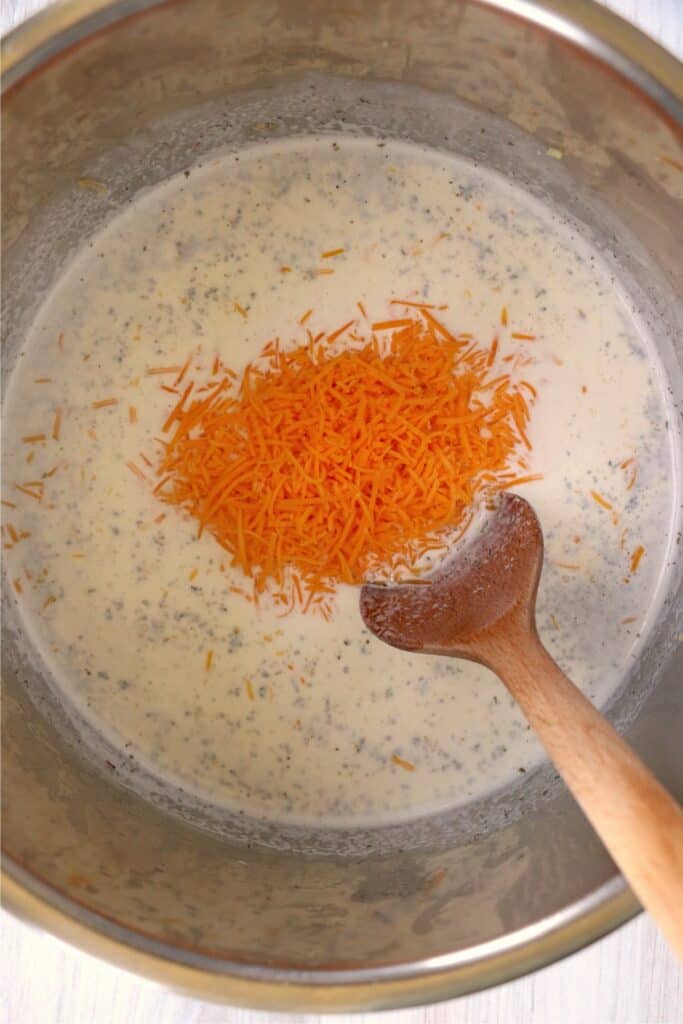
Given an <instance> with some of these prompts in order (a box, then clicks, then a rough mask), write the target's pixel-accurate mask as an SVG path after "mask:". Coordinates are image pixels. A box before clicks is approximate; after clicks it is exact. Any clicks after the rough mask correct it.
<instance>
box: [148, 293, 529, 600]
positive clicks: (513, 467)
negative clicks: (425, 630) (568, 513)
mask: <svg viewBox="0 0 683 1024" xmlns="http://www.w3.org/2000/svg"><path fill="white" fill-rule="evenodd" d="M404 309H405V313H404V315H402V316H401V317H399V318H396V319H393V320H389V321H380V322H377V323H374V324H373V325H372V328H369V327H368V326H367V324H365V325H363V324H362V323H361V325H360V326H359V324H358V322H357V321H350V322H349V323H348V324H345V325H344V327H343V328H340V329H339V330H337V331H332V332H328V333H324V332H323V333H320V334H318V335H313V334H312V333H311V332H309V342H308V343H307V344H303V345H299V346H297V347H293V348H288V349H286V348H282V347H281V346H280V344H279V343H277V342H271V343H269V344H268V345H267V346H266V347H265V348H264V349H263V351H262V353H261V356H260V357H259V359H258V360H256V361H255V362H254V363H251V364H249V365H248V366H247V368H246V370H245V372H244V374H243V376H242V378H241V381H240V382H239V383H238V385H235V384H234V380H235V374H234V373H232V372H231V371H228V370H227V369H225V368H223V367H222V365H221V366H220V367H217V370H218V372H217V373H214V375H213V376H212V378H211V379H210V380H209V381H208V382H197V381H192V380H190V381H189V383H188V385H187V388H186V389H185V391H184V393H183V395H182V396H181V398H180V399H179V401H178V402H177V403H176V404H175V406H174V407H173V409H172V410H171V412H170V414H169V415H168V416H167V417H166V421H165V423H164V426H163V431H164V433H165V434H166V436H167V438H168V439H167V440H166V441H165V442H164V446H163V453H162V455H161V457H160V460H159V463H158V465H157V467H156V470H157V477H158V482H157V483H156V486H155V487H154V493H155V494H157V496H158V497H159V498H160V499H161V500H163V501H165V502H167V503H169V504H171V505H176V506H180V507H181V508H183V509H185V510H186V511H187V512H189V514H190V515H191V516H192V517H194V518H195V519H196V520H197V522H198V524H199V532H200V533H202V532H203V531H208V532H209V533H211V534H212V535H213V537H214V538H215V539H216V541H217V542H218V543H219V544H220V545H221V547H223V548H224V549H225V550H226V551H227V552H229V554H230V555H231V556H232V564H233V565H234V566H237V567H239V568H240V569H241V570H242V572H243V573H244V575H245V576H246V577H249V578H251V580H252V581H253V596H254V598H256V599H258V597H259V595H261V594H263V593H264V592H267V593H268V594H269V595H270V596H271V597H272V598H273V599H274V601H275V603H276V604H279V605H282V606H285V607H287V608H292V607H300V608H302V609H303V610H304V611H307V610H308V609H309V608H311V607H313V608H318V609H320V610H322V611H323V614H326V611H329V599H330V595H333V594H334V591H335V586H336V584H337V583H351V584H358V583H361V582H362V581H363V580H364V579H366V578H367V577H368V574H370V573H372V572H375V571H381V570H382V569H383V568H388V569H390V570H391V571H395V570H397V569H398V570H400V569H410V568H412V567H414V565H415V563H416V561H417V560H418V559H419V558H420V557H421V556H423V555H424V554H426V553H427V552H428V551H430V550H433V549H435V548H443V547H444V543H445V542H444V537H443V533H442V531H443V530H444V529H445V528H450V527H456V528H460V527H463V526H464V524H466V522H467V520H468V516H469V515H470V510H471V506H472V503H473V502H474V500H475V499H476V498H477V497H478V496H479V495H484V494H486V493H487V492H490V491H492V490H494V491H495V490H501V489H503V488H510V487H513V486H516V485H517V484H522V483H524V482H527V481H528V480H531V479H536V477H535V476H530V475H529V474H528V473H525V472H524V470H525V469H526V462H525V459H524V455H523V454H522V453H523V451H524V449H525V448H526V449H528V448H530V443H529V440H528V437H527V434H526V428H527V422H528V419H529V405H528V402H529V401H531V400H532V399H533V397H534V394H535V392H534V389H533V388H530V387H529V386H527V388H526V394H525V391H524V389H523V388H522V386H521V384H520V385H519V386H518V385H517V384H515V383H513V381H512V380H511V377H510V374H509V373H504V372H498V370H497V369H496V368H495V367H494V365H492V364H493V363H494V361H495V356H496V350H497V345H493V346H491V347H488V346H487V347H484V346H481V345H479V344H477V343H476V342H475V341H472V340H470V339H469V338H468V339H463V338H458V337H454V336H453V335H452V334H451V333H450V332H449V331H447V330H446V328H445V327H444V326H443V325H442V324H441V323H440V322H439V321H438V320H437V319H436V318H435V317H434V316H433V314H432V313H431V312H430V311H429V309H426V308H424V309H423V308H418V307H415V308H413V307H409V306H408V305H407V304H406V306H405V307H404ZM305 319H308V316H307V315H306V317H305ZM352 325H354V330H353V332H351V333H350V334H348V335H347V336H346V337H345V338H344V340H343V341H340V342H339V345H338V346H336V347H334V346H333V344H332V343H333V342H334V341H335V340H337V339H338V338H339V337H340V334H341V333H343V332H344V331H347V329H348V328H350V327H351V326H352ZM369 332H370V333H369ZM148 372H149V371H148ZM528 396H530V397H528ZM128 466H129V468H130V469H131V470H132V471H133V472H136V473H137V472H139V470H138V467H137V466H136V465H135V464H134V463H128ZM237 589H239V588H237Z"/></svg>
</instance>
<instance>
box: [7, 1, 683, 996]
mask: <svg viewBox="0 0 683 1024" xmlns="http://www.w3.org/2000/svg"><path fill="white" fill-rule="evenodd" d="M4 85H5V114H4V182H3V184H4V188H5V198H4V215H5V224H4V257H3V259H4V274H5V286H4V299H5V306H6V311H5V316H4V328H5V334H6V338H5V345H6V349H5V351H6V353H7V358H6V364H7V365H9V366H10V368H11V362H12V354H13V352H14V351H15V350H16V348H17V346H18V345H20V343H21V338H22V335H23V332H24V330H25V326H26V324H27V323H28V321H29V320H30V318H31V316H32V315H33V313H34V311H35V308H36V304H37V303H38V302H39V301H40V299H41V296H42V295H43V294H44V292H45V290H46V289H47V288H48V287H49V286H50V284H51V282H52V281H53V280H54V279H55V277H56V275H57V274H58V273H59V270H60V266H61V265H62V263H63V260H64V258H65V254H66V253H67V252H68V250H69V249H70V248H71V247H73V246H74V245H76V244H78V242H79V241H80V240H81V239H83V238H85V237H86V236H87V235H89V234H90V233H91V232H92V231H94V230H95V229H96V228H97V227H98V225H100V224H101V223H102V222H103V221H104V220H105V219H107V218H108V217H109V216H111V214H112V212H114V211H115V210H116V209H117V208H119V207H121V206H123V205H124V204H125V203H126V202H127V201H128V200H129V198H130V196H131V195H133V194H134V193H135V191H136V190H137V189H139V188H142V187H145V186H148V185H152V184H154V183H156V182H158V181H161V180H163V179H164V178H165V177H167V176H169V175H170V174H172V173H175V172H177V171H179V170H181V169H183V168H185V167H187V166H188V165H189V164H190V163H192V162H193V161H195V160H196V159H197V158H198V157H199V156H201V154H203V153H205V152H208V151H210V150H211V149H212V148H214V147H216V146H219V145H223V144H224V143H226V142H231V143H237V144H239V142H240V141H245V140H252V139H257V138H267V137H271V136H274V135H283V134H288V133H291V132H294V131H301V130H312V129H317V128H325V127H339V126H346V127H347V128H350V129H353V130H355V131H367V130H373V131H375V132H384V133H386V134H389V135H393V136H398V137H403V138H408V139H412V140H415V141H420V142H423V143H426V144H431V145H439V146H441V147H443V148H446V149H449V148H450V149H453V150H457V151H458V152H460V153H463V154H464V155H466V156H469V157H470V158H473V159H475V160H478V161H480V162H483V163H485V164H487V165H488V166H490V167H493V168H495V169H497V170H499V171H501V172H502V173H504V174H506V175H507V176H509V177H511V178H513V179H515V180H516V181H517V182H520V183H522V184H523V185H525V187H527V188H528V189H530V190H531V191H532V192H534V193H536V194H539V195H541V196H545V197H549V198H551V199H552V200H553V201H554V202H556V203H558V204H559V205H560V206H561V207H563V208H564V209H566V211H567V212H568V213H569V214H570V215H571V216H573V217H575V218H577V219H578V220H580V221H581V222H582V223H583V224H584V225H586V230H587V231H589V232H590V233H591V234H592V236H593V238H594V239H595V241H596V244H598V245H599V246H600V247H601V248H602V249H603V250H604V251H605V252H606V253H607V254H608V255H609V256H610V258H611V259H613V260H614V261H615V263H618V265H619V273H620V277H621V280H622V282H624V283H625V286H626V287H627V288H628V289H629V290H630V291H631V293H632V295H633V296H635V298H636V300H637V302H638V305H639V309H640V312H641V315H642V316H644V317H646V318H647V319H648V320H649V322H650V324H651V326H652V329H653V331H654V332H655V335H656V339H657V344H658V346H659V349H660V354H661V358H662V362H663V364H664V366H665V367H666V370H667V373H668V375H669V386H670V387H671V388H672V389H674V395H675V397H677V398H678V400H679V402H680V400H681V399H682V398H683V389H682V387H681V361H682V360H683V344H682V343H681V338H682V337H683V332H681V329H680V327H681V321H680V304H679V305H678V306H677V304H676V296H675V291H676V288H677V287H678V288H679V289H680V286H681V278H680V268H681V266H683V233H682V232H681V230H680V226H681V223H682V220H681V213H680V207H678V206H677V204H676V192H678V196H679V198H680V196H681V195H682V194H683V173H681V171H682V170H683V163H681V160H682V155H681V152H680V148H677V147H680V131H681V124H683V103H682V97H683V84H682V81H681V69H680V66H679V65H678V64H677V63H676V62H675V61H674V60H673V59H672V58H671V57H670V56H668V55H667V54H666V53H665V52H664V51H663V50H661V49H659V48H658V47H657V46H656V45H654V44H653V43H651V42H649V41H648V40H647V39H645V38H644V37H643V36H641V35H639V33H638V32H636V31H635V30H633V29H631V28H629V27H628V26H627V25H625V24H624V23H622V22H621V21H619V20H618V19H617V18H615V17H613V16H611V15H610V14H608V13H607V12H606V11H604V10H601V9H599V8H597V7H595V6H593V5H592V4H590V3H588V2H582V0H545V3H540V2H539V3H532V2H526V0H492V2H491V3H472V2H468V3H460V2H457V0H422V2H420V3H415V2H414V0H382V2H381V3H371V2H369V0H367V2H366V0H353V3H352V4H351V7H350V8H349V7H348V5H342V6H341V7H340V6H339V5H336V4H327V3H325V2H323V0H266V2H265V3H263V4H257V5H253V4H245V3H241V2H239V0H194V2H192V3H190V2H188V0H175V2H168V3H165V4H161V5H157V6H155V5H154V4H152V3H150V2H148V0H119V2H118V3H111V4H109V3H103V2H102V0H71V2H69V3H61V4H57V5H55V6H54V7H52V8H50V9H49V10H47V11H46V12H45V13H43V14H41V15H39V16H38V17H36V18H34V19H32V20H31V21H29V22H28V23H26V24H25V25H23V26H22V27H21V28H20V29H18V30H17V31H15V32H14V33H12V34H11V35H10V36H9V37H8V39H7V40H6V59H5V79H4ZM558 157H561V158H562V159H557V158H558ZM84 182H85V183H86V187H77V186H78V185H80V186H82V185H83V183H84ZM93 182H95V183H99V182H103V183H104V185H105V189H104V192H103V191H102V189H100V188H97V187H87V183H93ZM677 310H678V312H677ZM671 428H672V429H677V428H676V426H675V424H673V423H672V424H671ZM682 580H683V564H681V563H680V561H679V563H678V565H677V566H674V570H673V571H672V573H671V576H670V586H669V590H668V594H667V598H666V601H665V605H664V608H663V610H662V613H661V615H660V616H659V618H658V621H657V623H656V625H655V626H654V627H653V629H652V630H651V631H650V633H649V635H648V636H647V637H646V638H644V642H643V644H642V648H641V653H640V657H639V660H638V663H637V664H636V665H635V666H634V669H633V671H632V672H631V673H630V674H629V676H628V678H626V679H624V682H623V686H622V688H621V690H620V692H619V693H618V694H617V696H616V697H615V699H614V700H613V701H612V703H611V705H610V708H609V709H608V711H609V714H610V716H611V717H612V719H613V720H614V721H616V722H617V724H618V725H619V727H620V728H622V729H623V730H624V731H625V732H626V733H627V735H628V738H629V740H630V741H631V743H633V745H634V746H635V747H636V749H637V750H638V751H639V752H640V753H641V755H642V756H643V757H644V759H645V760H646V761H647V762H648V763H649V764H650V765H651V766H652V767H653V768H654V769H655V771H656V772H657V773H658V774H659V776H660V777H661V778H662V780H663V781H664V782H665V783H666V784H667V785H668V786H670V787H671V788H672V790H673V791H674V792H677V793H678V795H679V796H680V795H682V794H683V745H682V744H681V742H680V739H681V736H683V690H681V686H680V682H681V679H682V678H683V645H681V643H680V639H681V633H682V632H683V624H682V621H681V615H682V613H683V602H682V601H681V593H682V589H681V583H682ZM6 609H7V610H6V615H5V620H6V621H5V630H6V632H5V637H4V658H5V670H4V702H3V725H4V749H3V753H4V765H3V767H4V796H5V799H6V810H5V814H4V828H3V842H4V846H5V851H6V852H5V881H4V893H5V900H6V903H7V906H8V907H9V908H10V909H12V910H14V911H16V912H17V913H18V914H21V915H24V916H26V917H27V918H29V919H30V920H32V921H35V922H37V923H39V924H41V925H42V926H44V927H45V928H47V929H49V930H51V931H53V932H55V933H56V934H58V935H60V936H62V937H63V938H66V939H68V940H70V941H72V942H74V943H76V944H77V945H80V946H82V947H83V948H84V949H87V950H88V951H90V952H93V953H97V954H99V955H101V956H103V957H105V958H107V959H110V960H112V961H115V962H117V963H119V964H123V965H125V966H127V967H129V968H131V969H132V970H136V971H139V972H140V973H143V974H147V975H149V976H151V977H154V978H157V979H159V980H163V981H165V982H168V983H170V984H172V985H174V986H175V987H177V988H180V989H184V990H188V991H192V992H194V993H196V994H200V995H203V996H206V997H209V998H217V999H223V1000H227V1001H230V1002H233V1003H240V1004H244V1005H250V1006H255V1007H265V1008H270V1009H298V1010H326V1009H327V1010H342V1009H355V1008H361V1007H363V1008H379V1007H391V1006H400V1005H406V1004H410V1003H418V1002H427V1001H430V1000H437V999H443V998H446V997H450V996H454V995H458V994H460V993H464V992H467V991H471V990H473V989H477V988H482V987H485V986H487V985H493V984H496V983H497V982H500V981H504V980H505V979H508V978H512V977H514V976H516V975H519V974H522V973H524V972H525V971H530V970H533V969H534V968H536V967H539V966H541V965H543V964H547V963H550V962H551V961H553V960H555V959H556V958H558V957H560V956H563V955H565V954H566V953H568V952H571V951H572V950H575V949H577V948H579V947H580V946H582V945H584V944H585V943H587V942H589V941H591V940H593V939H595V938H597V937H598V936H600V935H603V934H605V933H606V932H608V931H609V930H610V929H612V928H614V927H616V926H617V925H619V924H620V923H621V922H622V921H624V920H626V919H627V918H628V917H630V916H631V915H632V914H634V913H635V911H636V909H637V906H636V903H635V901H634V899H633V897H632V896H631V894H630V893H629V892H628V891H627V889H626V887H625V886H624V883H623V882H622V880H621V878H620V877H619V876H618V875H617V873H616V870H615V868H614V865H613V864H612V863H611V861H610V860H609V858H608V857H607V855H606V854H605V852H604V850H603V849H602V847H601V845H600V843H599V842H598V841H597V839H596V838H595V836H594V835H593V833H592V831H591V829H590V827H589V826H588V824H587V822H586V821H585V819H584V818H583V816H582V814H581V813H580V812H579V810H578V809H577V807H576V805H575V804H574V803H573V801H572V800H571V799H570V798H569V797H568V795H567V793H566V791H565V790H564V789H563V788H562V786H561V785H560V784H559V783H558V781H557V779H556V778H555V776H554V775H553V773H552V771H551V770H550V768H548V767H546V768H544V769H541V770H540V771H539V772H538V773H536V775H535V776H534V777H532V778H529V779H527V780H526V781H525V783H524V785H520V786H518V787H516V788H514V789H512V790H510V791H507V792H505V793H502V794H498V795H496V796H494V797H492V798H489V799H487V800H484V801H481V802H480V803H478V804H476V805H474V806H472V807H470V808H468V809H467V810H466V811H464V812H462V811H461V812H458V813H457V814H455V813H451V814H450V815H449V814H442V815H440V816H439V817H437V818H433V819H429V820H428V821H424V822H418V823H416V824H415V823H414V824H412V825H405V826H396V827H394V828H392V829H376V830H372V829H369V830H365V831H358V830H356V831H353V832H351V831H347V832H331V833H327V834H322V833H317V834H314V833H307V832H306V831H304V830H294V829H290V830H273V829H271V830H267V829H263V828H259V827H258V826H257V825H256V824H254V825H253V826H252V827H251V828H250V827H247V828H246V830H245V829H244V828H242V830H241V831H239V830H238V829H237V828H236V826H234V823H232V824H231V823H230V822H229V821H222V822H217V821H215V820H213V819H211V818H210V817H209V816H208V815H206V814H205V813H204V811H203V810H202V809H201V808H195V809H194V811H193V810H192V808H187V807H179V806H170V805H169V804H168V802H167V801H164V800H163V799H162V798H161V797H160V798H159V800H157V801H149V800H143V799H142V798H141V797H140V796H139V795H138V793H137V791H136V788H135V785H134V780H131V779H130V778H128V777H127V776H126V775H125V773H123V772H122V771H121V770H119V766H118V765H117V763H116V761H115V760H112V761H111V762H109V761H106V762H105V763H98V761H97V759H96V758H95V757H93V755H92V752H91V751H90V748H89V747H88V745H87V743H86V742H84V740H83V738H82V737H81V736H80V735H79V733H78V730H75V729H74V728H73V726H72V725H70V723H69V721H67V720H66V719H65V718H64V716H63V715H61V714H60V710H59V706H58V704H57V702H56V701H55V699H54V696H53V693H52V690H51V687H50V684H49V680H46V679H44V678H43V677H42V675H41V672H40V669H39V666H38V667H36V665H35V663H34V661H33V659H32V658H31V656H30V653H29V651H28V647H27V644H26V642H25V639H24V638H23V637H22V633H21V625H20V623H16V622H14V621H13V611H12V601H11V600H8V601H7V602H6Z"/></svg>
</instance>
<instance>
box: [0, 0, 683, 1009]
mask: <svg viewBox="0 0 683 1024" xmlns="http://www.w3.org/2000/svg"><path fill="white" fill-rule="evenodd" d="M164 2H170V0H113V2H112V0H56V2H53V3H52V4H50V5H49V6H48V7H46V8H45V9H44V10H42V11H41V12H39V13H38V14H36V15H34V16H33V17H31V18H29V19H28V20H27V21H25V22H23V23H22V24H20V25H19V26H17V27H16V28H15V29H13V30H12V31H11V32H10V33H8V34H7V35H6V36H5V37H4V38H3V40H2V56H3V73H2V92H3V95H4V94H5V93H6V92H7V91H8V90H9V89H11V88H12V86H14V85H16V84H17V83H19V82H20V81H21V80H22V79H23V78H24V77H25V76H27V75H29V74H31V73H32V72H34V71H36V70H37V69H38V68H40V67H41V66H43V65H44V64H45V63H46V62H47V61H49V60H51V59H53V58H55V57H57V56H58V55H60V54H61V53H63V52H64V51H65V50H66V49H67V48H69V47H71V46H73V45H76V44H77V43H79V42H80V41H82V40H83V39H85V38H86V37H88V36H90V35H92V34H94V33H96V32H99V31H102V30H103V29H106V28H107V27H108V26H109V25H112V24H114V23H116V22H118V21H120V20H122V19H124V18H127V17H130V16H132V15H135V14H140V13H143V12H145V11H147V10H149V9H151V8H152V7H156V6H162V5H163V3H164ZM474 2H477V3H481V4H483V5H485V6H489V7H493V8H495V9H496V10H498V11H499V12H500V13H502V14H504V15H505V14H506V15H509V16H512V17H516V18H520V19H522V20H524V21H526V22H528V23H530V24H532V25H534V26H536V27H538V28H541V29H544V30H545V31H548V32H550V33H551V34H553V35H557V36H559V37H560V38H562V39H563V40H564V41H565V42H567V43H570V44H571V45H573V46H575V47H577V48H578V49H580V50H581V51H582V52H584V53H587V54H589V55H590V56H592V57H593V58H595V59H597V60H598V61H599V62H600V63H601V64H603V65H604V66H606V67H607V68H609V69H610V70H611V71H613V72H614V73H615V74H617V75H619V76H620V77H621V78H623V79H625V80H626V81H627V82H628V83H629V84H630V86H631V87H633V88H635V89H637V90H638V92H639V93H641V94H643V95H645V96H646V97H647V98H648V100H649V101H650V102H651V103H653V104H654V105H655V106H656V107H657V108H658V110H659V111H660V112H661V113H663V114H664V115H665V116H666V118H667V120H669V121H670V122H673V126H674V129H675V130H678V131H681V130H683V64H681V62H680V61H678V60H677V59H676V58H675V57H674V56H673V55H672V54H671V53H669V52H668V51H667V50H665V49H664V48H663V47H661V46H659V45H658V44H657V43H655V42H654V41H653V40H651V39H649V38H648V37H647V36H646V35H644V34H643V33H642V32H640V31H639V30H638V29H637V28H635V27H634V26H632V25H630V24H629V23H628V22H626V21H624V20H623V19H621V18H620V17H618V16H617V15H615V14H613V13H612V12H611V11H609V10H607V9H606V8H604V7H601V6H599V5H598V4H596V3H594V2H593V0H474ZM0 880H1V885H2V896H3V900H2V902H3V905H4V906H5V908H6V909H7V910H9V911H10V912H11V913H13V914H15V915H16V916H17V917H19V918H22V919H24V920H26V921H27V922H29V923H31V924H34V925H37V926H39V927H41V928H43V929H44V930H46V931H48V932H50V933H52V934H53V935H55V936H57V937H58V938H61V939H63V940H65V941H67V942H69V943H70V944H72V945H74V946H76V947H78V948H80V949H81V950H84V951H85V952H87V953H90V954H92V955H95V956H98V957H100V958H101V959H103V960H106V961H109V962H110V963H112V964H115V965H117V966H119V967H123V968H126V969H128V970H130V971H133V972H134V973H137V974H139V975H142V976H145V977H147V978H150V979H152V980H154V981H157V982H160V983H162V984H165V985H167V986H169V987H171V988H173V989H175V990H176V991H179V992H183V993H185V994H189V995H192V996H195V997H200V998H204V999H209V1000H214V1001H218V1002H226V1003H232V1004H233V1005H240V1006H248V1007H252V1008H254V1009H263V1010H277V1011H296V1012H345V1011H346V1012H348V1011H352V1010H381V1009H391V1008H398V1007H405V1006H413V1005H418V1004H426V1003H431V1002H438V1001H440V1000H445V999H449V998H453V997H455V996H458V995H464V994H466V993H468V992H475V991H478V990H480V989H484V988H488V987H491V986H493V985H497V984H500V983H502V982H505V981H509V980H511V979H513V978H517V977H520V976H521V975H524V974H526V973H529V972H531V971H534V970H537V969H539V968H541V967H544V966H547V965H549V964H551V963H553V962H555V961H557V960H560V959H562V958H563V957H565V956H567V955H569V954H570V953H573V952H575V951H577V950H579V949H581V948H582V947H584V946H587V945H588V944H590V943H591V942H594V941H595V940H597V939H599V938H602V937H603V936H604V935H607V934H608V933H609V932H611V931H612V930H614V929H615V928H617V927H619V926H620V925H621V924H623V923H625V922H626V921H628V920H629V919H630V918H632V917H633V916H634V915H635V914H636V913H637V912H638V910H639V905H638V903H637V902H636V900H635V898H634V896H633V894H632V893H631V892H630V890H629V889H628V888H627V886H626V884H625V883H624V881H623V879H622V878H621V876H620V875H619V874H618V873H617V871H616V868H615V873H614V875H613V877H612V878H611V879H609V880H608V881H607V882H606V883H605V884H604V885H602V886H600V887H599V888H598V889H596V890H594V891H593V892H591V893H588V894H587V895H586V896H584V897H583V898H582V899H579V900H577V901H575V902H574V903H573V904H571V905H570V906H568V907H565V908H563V909H562V910H561V911H559V912H557V913H555V914H553V915H549V916H547V917H545V918H542V919H541V920H539V921H537V922H535V923H534V924H532V925H529V926H527V927H526V928H524V929H520V930H519V931H516V932H512V933H510V934H508V935H504V936H501V937H500V938H499V939H495V940H492V941H490V942H487V943H482V944H479V945H477V946H474V947H472V948H471V949H468V950H465V951H461V952H459V953H452V954H445V955H443V956H440V957H436V958H431V959H426V960H421V961H414V962H412V963H404V964H395V965H390V966H386V967H382V968H373V969H348V970H344V971H339V970H337V971H330V970H321V971H317V970H316V971H314V970H310V971H302V970H296V971H294V970H287V969H283V968H274V967H249V966H245V965H240V964H236V963H231V962H229V961H226V960H218V959H213V960H212V958H210V957H208V956H205V955H203V954H202V955H199V954H191V953H187V952H185V951H181V950H178V949H177V948H175V947H173V946H172V945H171V944H170V943H163V942H160V941H157V940H155V939H152V938H150V937H147V936H144V935H140V934H139V933H137V932H135V931H133V930H131V929H128V928H124V927H121V926H118V925H116V924H114V923H112V922H110V921H108V920H106V919H105V918H104V917H102V916H100V915H98V914H97V913H95V912H92V911H88V910H86V909H84V908H82V907H81V908H78V911H79V917H78V918H77V917H76V916H75V914H74V910H75V908H76V905H75V904H74V903H73V901H72V900H70V899H69V898H68V897H67V896H65V895H62V894H60V893H59V892H58V891H57V890H55V889H54V888H52V887H51V886H49V885H47V884H46V883H44V882H42V881H41V880H40V879H37V878H36V877H34V876H32V875H31V874H30V873H29V872H27V871H25V870H24V869H23V868H21V867H20V866H19V865H18V864H16V862H14V861H13V859H12V858H10V857H9V856H8V855H5V857H4V865H3V870H2V874H1V875H0Z"/></svg>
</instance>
